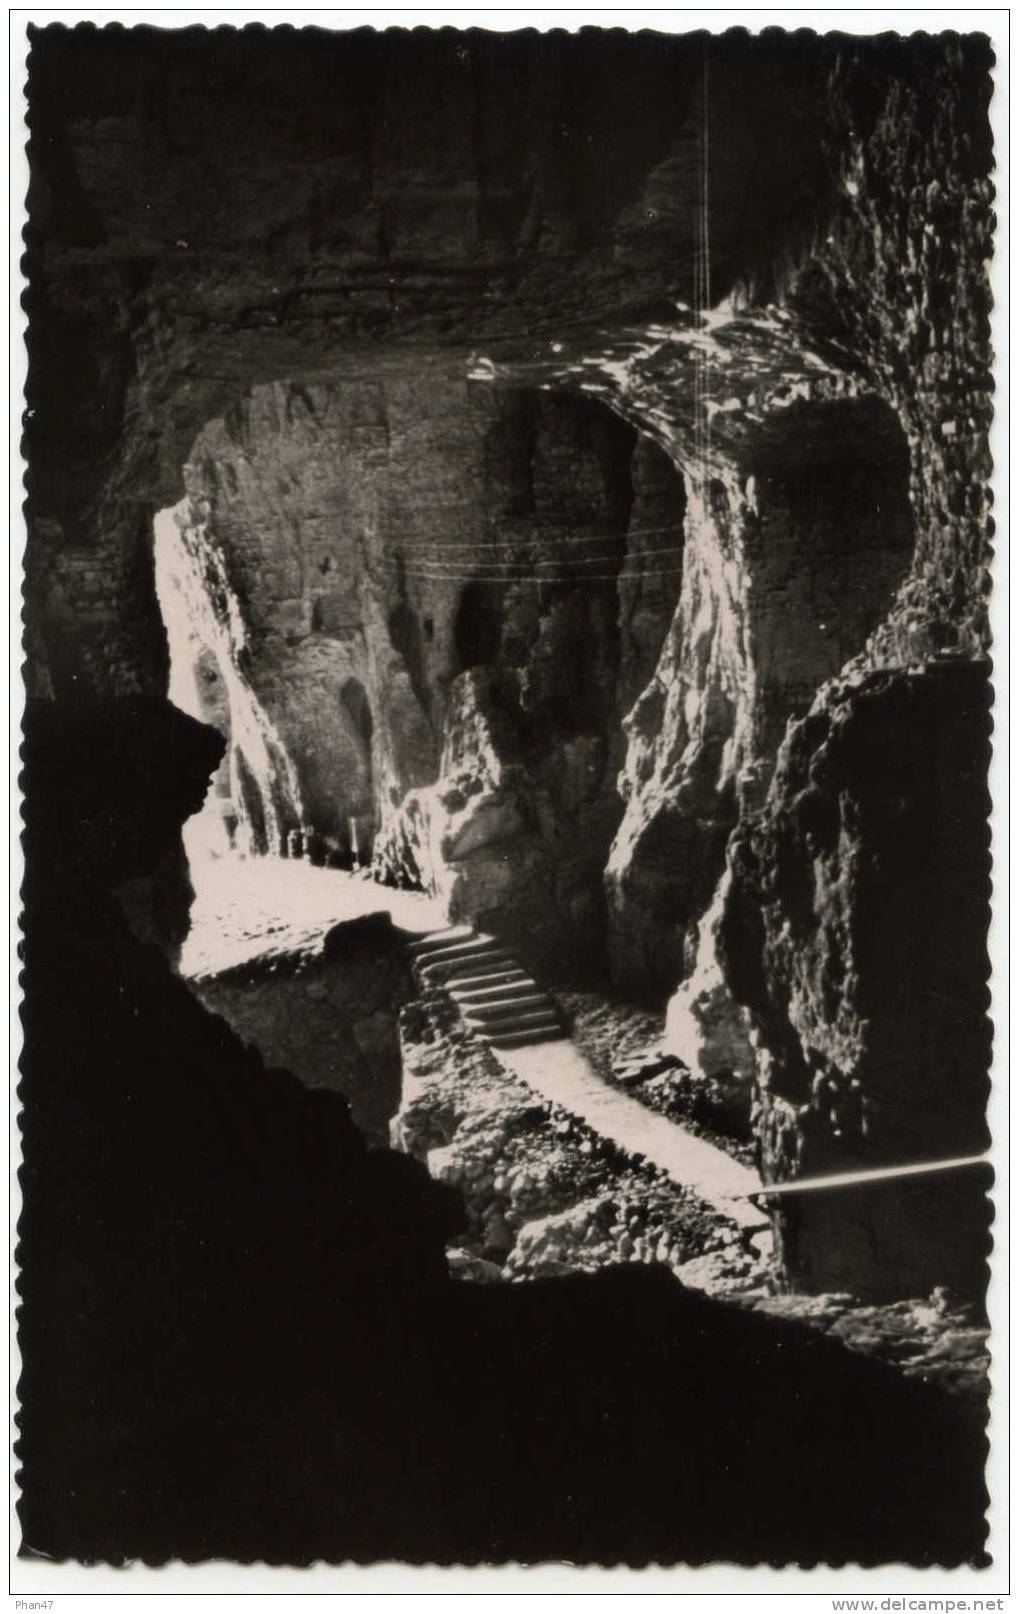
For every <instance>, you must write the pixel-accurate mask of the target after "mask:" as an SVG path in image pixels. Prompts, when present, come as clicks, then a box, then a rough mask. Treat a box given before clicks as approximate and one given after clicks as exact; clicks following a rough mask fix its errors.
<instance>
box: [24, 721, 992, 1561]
mask: <svg viewBox="0 0 1019 1614" xmlns="http://www.w3.org/2000/svg"><path fill="white" fill-rule="evenodd" d="M219 754H220V747H219V742H218V740H217V738H216V737H215V736H214V735H211V734H210V732H209V731H208V730H205V729H203V728H202V727H201V726H200V725H197V724H194V723H192V722H190V721H189V720H186V719H184V718H182V717H181V716H180V714H179V713H176V712H174V711H173V710H172V708H169V707H167V706H166V705H165V704H164V703H159V702H153V701H148V700H144V701H143V700H135V701H132V702H129V703H127V704H126V705H120V706H115V707H110V706H107V707H103V708H93V709H91V710H88V711H86V710H75V709H74V708H73V707H71V706H70V705H67V706H64V707H59V706H53V707H31V708H30V709H29V711H28V714H27V718H26V741H25V787H26V822H27V833H26V836H25V844H26V852H27V858H28V867H27V875H26V881H25V888H24V895H25V953H24V958H25V1004H24V1010H23V1015H24V1025H25V1038H26V1045H25V1052H24V1056H23V1061H22V1071H23V1080H22V1085H21V1095H22V1103H23V1114H22V1121H21V1125H22V1138H23V1150H24V1166H23V1169H22V1178H21V1180H22V1188H23V1193H24V1210H23V1213H22V1217H21V1221H20V1224H19V1233H20V1262H21V1273H20V1280H19V1283H20V1293H21V1311H20V1318H19V1323H20V1334H19V1339H20V1347H21V1352H22V1359H23V1363H24V1367H23V1372H22V1377H21V1381H20V1389H19V1393H20V1400H21V1413H20V1421H21V1443H20V1447H19V1451H20V1460H21V1465H22V1467H21V1486H22V1491H23V1494H22V1499H21V1503H20V1513H21V1519H22V1525H23V1531H24V1543H23V1549H22V1550H23V1551H29V1552H31V1551H33V1550H37V1551H40V1552H44V1553H46V1554H48V1555H49V1556H51V1557H57V1558H61V1557H78V1558H85V1559H109V1560H113V1561H121V1560H123V1559H124V1558H131V1557H142V1558H144V1559H146V1560H147V1561H153V1562H159V1561H163V1560H164V1559H165V1558H167V1557H171V1556H172V1557H177V1556H180V1557H184V1558H187V1559H200V1558H207V1557H213V1556H215V1557H225V1558H239V1559H251V1558H259V1559H267V1560H268V1561H270V1562H290V1563H301V1562H307V1561H309V1560H310V1559H312V1558H318V1557H321V1558H325V1559H327V1560H329V1561H332V1562H336V1561H339V1560H343V1559H350V1558H353V1559H355V1560H358V1561H369V1560H376V1559H380V1558H398V1559H405V1560H410V1561H414V1562H420V1561H439V1562H457V1561H467V1562H474V1561H478V1560H484V1559H487V1560H493V1561H503V1560H506V1559H508V1558H513V1559H518V1560H524V1561H528V1562H531V1561H537V1560H543V1559H548V1558H556V1559H563V1558H565V1559H570V1560H573V1561H581V1562H606V1563H611V1562H617V1561H624V1562H631V1563H641V1562H644V1561H646V1560H648V1559H654V1560H659V1561H669V1562H672V1561H677V1560H679V1561H685V1562H702V1561H707V1560H710V1559H718V1558H721V1559H727V1560H736V1561H738V1562H756V1561H761V1560H767V1561H771V1562H776V1563H782V1562H787V1561H789V1560H795V1561H798V1562H803V1563H812V1562H842V1561H845V1560H848V1561H850V1562H863V1563H872V1562H882V1561H890V1560H893V1561H897V1562H901V1561H906V1562H911V1563H942V1564H953V1563H958V1562H960V1561H979V1560H980V1559H981V1554H982V1543H983V1526H982V1522H981V1515H982V1508H983V1503H984V1492H983V1486H982V1481H981V1477H980V1472H981V1462H982V1458H983V1451H984V1441H983V1437H982V1434H981V1432H980V1430H979V1429H978V1428H976V1427H974V1425H973V1423H972V1422H971V1421H970V1420H969V1419H968V1418H967V1417H966V1416H965V1415H964V1414H963V1413H962V1412H960V1411H959V1410H958V1409H956V1408H955V1407H954V1406H953V1405H951V1404H950V1403H948V1402H947V1401H945V1400H944V1399H943V1398H942V1397H941V1396H939V1395H937V1394H934V1393H933V1392H932V1391H930V1390H929V1389H928V1388H927V1387H925V1386H923V1385H919V1384H913V1383H906V1382H904V1381H902V1380H901V1379H900V1378H899V1376H898V1375H897V1374H896V1373H895V1372H893V1371H892V1370H890V1369H888V1368H885V1367H882V1366H880V1365H879V1364H877V1363H875V1362H871V1361H868V1360H866V1359H863V1358H859V1357H855V1356H853V1355H851V1354H849V1353H847V1352H846V1351H845V1350H843V1349H842V1348H841V1347H840V1346H838V1345H836V1344H834V1343H833V1342H832V1341H830V1340H827V1339H825V1338H822V1337H816V1336H810V1335H808V1334H806V1333H805V1332H804V1331H803V1330H802V1329H801V1328H800V1327H799V1326H797V1325H796V1324H793V1323H789V1322H787V1321H783V1320H779V1319H775V1318H766V1317H759V1316H754V1315H750V1314H744V1313H741V1312H739V1311H735V1310H732V1309H729V1308H727V1307H725V1306H722V1305H720V1304H717V1303H715V1302H712V1301H710V1300H707V1299H705V1298H703V1297H700V1296H696V1295H693V1294H690V1293H687V1292H685V1291H684V1290H683V1289H682V1287H681V1286H680V1285H679V1284H678V1283H677V1282H675V1281H674V1280H673V1279H671V1278H669V1277H668V1276H666V1275H664V1274H661V1273H657V1272H653V1271H651V1270H648V1271H646V1272H642V1271H639V1272H634V1271H608V1272H606V1273H603V1274H601V1275H600V1276H598V1277H597V1278H591V1279H588V1278H575V1279H573V1278H571V1279H566V1280H552V1281H547V1282H535V1283H530V1284H522V1285H519V1286H516V1285H513V1286H504V1285H480V1286H477V1287H475V1286H473V1285H464V1284H460V1285H457V1284H452V1283H450V1282H448V1281H447V1279H446V1277H445V1274H444V1263H443V1255H442V1249H443V1242H444V1240H445V1238H446V1237H447V1236H448V1235H449V1234H450V1233H451V1232H452V1231H453V1230H454V1229H455V1227H456V1226H457V1225H458V1207H457V1206H456V1204H455V1203H454V1202H453V1201H452V1200H451V1198H450V1196H449V1195H448V1193H447V1192H446V1191H444V1190H442V1189H441V1188H440V1187H439V1186H438V1185H437V1184H434V1183H432V1182H430V1181H429V1180H428V1179H427V1177H426V1176H425V1174H424V1172H423V1171H422V1170H421V1168H420V1167H419V1166H417V1165H416V1164H415V1163H414V1162H413V1161H411V1160H409V1159H408V1158H405V1157H402V1156H396V1155H393V1154H390V1153H388V1152H377V1153H373V1152H370V1151H368V1150H366V1149H365V1147H364V1145H363V1144H362V1142H361V1140H360V1139H359V1137H358V1135H357V1133H356V1131H355V1130H354V1128H353V1127H352V1125H351V1123H350V1120H349V1116H348V1113H347V1110H346V1106H345V1104H344V1103H343V1101H342V1100H340V1099H339V1098H338V1097H337V1096H336V1095H335V1094H331V1093H325V1092H315V1091H309V1090H307V1089H305V1088H303V1087H302V1086H301V1085H300V1084H299V1083H298V1082H297V1081H296V1080H294V1079H293V1078H292V1077H290V1076H288V1075H286V1074H284V1073H281V1072H278V1071H272V1070H267V1069H266V1068H265V1067H264V1065H263V1064H262V1062H261V1061H260V1059H259V1058H258V1057H257V1056H256V1055H254V1054H253V1053H251V1052H250V1051H249V1050H247V1049H245V1048H244V1047H243V1045H242V1044H241V1043H239V1042H238V1040H237V1039H236V1037H235V1036H234V1035H233V1034H232V1033H231V1032H230V1031H229V1030H228V1028H227V1027H226V1026H225V1025H224V1024H223V1022H221V1021H220V1020H218V1019H216V1018H215V1017H213V1016H211V1015H209V1014H208V1013H207V1011H205V1010H204V1009H203V1008H202V1007H201V1006H200V1005H199V1004H198V1003H197V1002H196V1001H195V1000H194V998H193V997H192V996H191V994H190V993H189V991H188V989H187V988H186V987H185V986H184V985H183V984H182V983H181V982H180V981H179V980H177V979H176V978H175V977H174V976H173V974H172V973H171V971H170V969H169V967H168V965H167V964H166V962H165V959H164V958H163V957H162V955H161V954H160V953H159V952H158V951H156V950H155V949H146V948H145V947H143V946H142V945H141V944H140V943H139V942H138V941H137V940H136V939H135V938H134V937H133V936H132V934H131V932H130V931H129V930H128V928H127V926H126V924H125V922H124V920H123V916H122V914H121V913H120V910H119V908H118V907H117V905H116V903H115V901H114V900H113V898H112V896H111V890H112V888H113V887H114V886H115V885H116V883H117V881H118V880H119V879H120V878H122V877H123V876H124V875H125V873H127V872H132V873H138V872H141V871H143V870H144V868H145V867H146V865H147V864H148V863H149V861H150V860H151V859H153V858H158V857H159V856H160V855H161V853H163V852H165V850H166V842H167V839H168V838H172V836H173V835H174V834H175V833H176V828H177V825H178V823H179V820H180V818H181V816H182V815H183V814H184V813H185V812H188V811H191V810H193V809H194V808H195V807H196V806H197V804H198V802H199V801H200V799H201V794H202V790H203V788H204V786H205V782H206V780H207V778H208V776H209V774H210V772H211V771H212V770H213V768H214V767H215V766H216V764H217V762H218V758H219Z"/></svg>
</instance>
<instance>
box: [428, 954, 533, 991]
mask: <svg viewBox="0 0 1019 1614" xmlns="http://www.w3.org/2000/svg"><path fill="white" fill-rule="evenodd" d="M512 962H513V961H512V959H511V958H510V955H509V953H507V952H506V950H505V948H503V947H493V948H491V949H490V950H489V951H487V952H485V953H478V954H476V955H473V956H469V957H467V958H443V959H436V960H435V962H434V963H432V962H431V961H429V963H427V964H421V965H419V966H418V967H419V970H420V973H421V978H422V980H424V981H427V982H428V983H429V984H430V985H431V984H441V983H444V982H448V981H451V980H453V979H454V978H455V977H457V976H460V975H465V974H468V973H473V972H475V971H476V967H477V965H479V964H503V965H506V964H511V963H512Z"/></svg>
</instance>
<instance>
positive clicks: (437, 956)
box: [420, 936, 499, 965]
mask: <svg viewBox="0 0 1019 1614" xmlns="http://www.w3.org/2000/svg"><path fill="white" fill-rule="evenodd" d="M498 946H499V943H498V942H497V941H496V939H495V937H494V936H471V937H469V938H468V939H467V940H466V941H460V942H453V943H452V944H451V945H449V946H445V947H436V948H434V949H433V950H432V951H431V952H429V953H425V954H424V955H423V957H422V959H421V961H420V962H421V964H422V965H425V964H446V963H448V962H449V960H450V959H454V958H472V957H473V956H474V955H475V954H476V953H483V952H485V951H486V949H487V948H489V947H498Z"/></svg>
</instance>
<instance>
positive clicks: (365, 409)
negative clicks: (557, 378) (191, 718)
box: [185, 366, 684, 968]
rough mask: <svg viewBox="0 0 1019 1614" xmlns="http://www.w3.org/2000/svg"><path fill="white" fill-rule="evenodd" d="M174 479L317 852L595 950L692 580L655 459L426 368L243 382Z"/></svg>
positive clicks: (216, 684)
mask: <svg viewBox="0 0 1019 1614" xmlns="http://www.w3.org/2000/svg"><path fill="white" fill-rule="evenodd" d="M185 478H186V483H187V487H188V494H189V500H190V504H191V507H192V508H194V509H195V510H200V511H201V512H203V520H204V522H205V531H206V537H207V541H208V542H209V543H211V544H212V545H213V546H214V547H215V550H216V553H217V555H218V556H220V557H221V558H222V564H223V566H224V567H225V570H226V573H227V574H228V581H229V586H230V589H231V592H232V596H233V597H234V598H235V600H236V605H237V609H238V610H239V612H240V614H241V616H242V618H243V622H244V658H243V661H244V676H245V678H246V679H247V681H248V683H249V684H250V686H251V688H252V689H253V691H254V693H255V695H256V696H257V698H258V700H259V702H260V703H261V706H262V708H263V709H264V711H265V713H266V714H267V716H268V718H269V720H270V722H271V724H272V726H273V730H274V732H275V733H276V734H277V735H278V736H279V738H280V740H281V742H282V744H283V745H284V747H285V749H286V752H287V754H288V756H289V758H290V760H291V762H292V765H293V770H294V774H295V777H296V783H297V786H298V790H299V796H300V802H301V808H302V815H303V821H304V828H305V839H306V840H307V841H308V846H309V850H310V851H311V852H312V855H320V854H331V855H334V856H337V857H339V858H349V856H350V854H351V849H352V848H351V839H352V833H353V837H354V839H355V842H356V845H357V847H358V849H359V850H360V851H361V852H362V853H363V852H365V851H367V853H368V855H370V853H371V847H372V842H373V838H375V837H376V836H377V840H376V841H375V846H376V851H375V862H376V868H377V870H378V872H379V873H380V875H381V876H382V877H384V878H389V879H395V880H400V881H404V882H407V881H409V882H411V883H417V884H424V885H426V886H427V887H429V888H430V889H433V890H435V889H437V890H441V891H443V892H444V894H445V895H446V896H447V898H448V900H449V902H450V905H451V909H452V911H453V913H454V915H455V916H456V917H469V918H472V919H478V920H479V921H480V922H482V923H485V924H491V925H495V926H496V927H497V928H499V929H501V930H502V931H506V930H507V927H508V928H510V929H512V930H513V932H514V934H515V935H520V936H521V937H522V938H524V940H525V942H527V943H528V946H529V951H530V952H531V954H532V956H535V957H538V956H540V957H552V956H554V955H555V954H556V952H557V951H560V950H561V949H562V947H563V945H564V943H565V944H566V945H567V946H569V945H571V944H572V945H573V947H574V948H575V949H576V950H577V952H580V953H590V954H591V955H596V954H597V951H598V946H599V943H598V921H599V918H600V914H601V895H600V892H601V873H602V869H603V867H604V862H605V857H606V854H607V850H608V846H609V843H610V841H611V839H612V835H613V833H614V830H615V827H616V824H617V822H618V817H619V811H620V804H619V799H618V796H617V794H616V791H615V776H616V773H617V771H618V768H619V765H620V762H621V760H622V747H623V737H622V729H621V721H622V716H623V713H624V711H625V709H626V706H627V703H628V699H629V695H630V692H632V690H633V689H635V688H641V687H643V684H644V683H645V682H646V680H647V678H648V676H649V675H650V672H651V670H652V669H653V667H654V664H655V662H656V660H657V656H658V651H659V648H660V646H661V643H662V640H663V638H664V635H665V632H666V629H667V627H668V624H669V621H670V618H671V616H672V612H673V608H674V602H675V598H676V594H677V591H678V588H679V577H680V573H681V570H682V521H683V512H684V493H683V485H682V481H681V479H680V477H679V476H678V474H677V473H676V471H675V469H674V467H673V466H672V464H671V462H670V461H669V460H668V459H667V457H666V456H665V455H664V453H663V452H662V451H661V449H659V448H658V447H657V446H656V445H655V444H654V443H653V442H651V441H650V440H649V439H647V438H644V437H639V436H638V435H637V434H636V433H635V432H634V430H633V428H632V427H630V426H629V425H627V424H626V423H625V422H624V421H622V420H620V419H619V418H618V416H616V415H613V414H610V413H609V412H608V411H607V410H606V409H604V407H603V406H602V405H600V404H599V403H597V402H594V401H591V400H588V399H586V398H583V397H578V396H576V395H571V394H565V395H555V394H545V393H541V392H530V391H520V392H516V391H512V392H505V393H502V392H493V391H491V390H490V389H488V388H484V387H479V386H477V385H470V384H468V383H466V382H465V381H464V380H463V379H462V377H461V376H459V375H457V374H456V372H455V371H454V372H453V373H452V374H450V372H449V370H448V367H447V368H446V369H442V368H440V367H438V366H433V367H432V368H431V369H430V370H427V369H426V371H425V375H424V376H423V377H416V376H413V375H411V374H409V373H408V374H407V375H401V376H398V377H389V378H386V379H383V380H381V381H377V382H371V383H362V384H360V385H348V384H333V385H325V384H317V385H309V386H296V385H289V386H283V385H280V384H277V385H274V386H272V387H267V388H261V389H256V391H255V392H254V393H253V394H252V395H251V397H250V398H249V399H248V400H246V401H245V402H244V403H243V404H242V405H239V406H238V407H237V409H236V410H234V411H233V412H232V413H231V414H230V415H228V416H226V417H224V418H223V419H221V420H217V421H215V422H212V423H210V424H209V425H208V426H206V427H205V428H204V430H203V431H202V432H201V433H200V434H199V436H198V438H197V439H196V442H195V445H194V448H193V450H192V453H191V457H190V460H189V462H188V465H187V467H186V471H185ZM546 579H547V581H546ZM198 683H199V689H200V695H201V700H202V705H203V715H204V716H205V717H207V719H208V720H209V721H210V722H219V723H220V724H221V725H222V723H223V720H224V703H223V700H222V697H221V690H220V681H219V680H216V679H215V677H213V678H212V681H211V682H210V679H209V676H208V674H205V675H204V676H202V677H199V679H198ZM235 816H236V815H235ZM352 820H353V826H354V827H353V831H352ZM583 962H584V960H582V959H581V958H579V957H577V958H576V964H577V967H578V968H580V967H582V966H583Z"/></svg>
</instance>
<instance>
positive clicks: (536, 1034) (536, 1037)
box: [484, 1021, 566, 1049]
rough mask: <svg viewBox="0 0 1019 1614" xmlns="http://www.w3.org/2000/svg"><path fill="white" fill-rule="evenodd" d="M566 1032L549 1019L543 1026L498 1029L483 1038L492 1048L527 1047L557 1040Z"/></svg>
mask: <svg viewBox="0 0 1019 1614" xmlns="http://www.w3.org/2000/svg"><path fill="white" fill-rule="evenodd" d="M565 1035H566V1033H565V1032H564V1031H563V1028H562V1026H558V1025H555V1024H554V1023H553V1022H552V1021H549V1022H548V1024H547V1025H544V1026H534V1027H531V1028H530V1029H528V1030H526V1031H500V1032H494V1033H492V1034H491V1035H488V1036H485V1037H484V1040H485V1042H487V1043H490V1044H491V1046H492V1047H493V1048H506V1049H509V1048H529V1047H531V1046H532V1045H533V1044H535V1043H539V1042H557V1041H559V1040H560V1039H561V1038H562V1037H564V1036H565Z"/></svg>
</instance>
